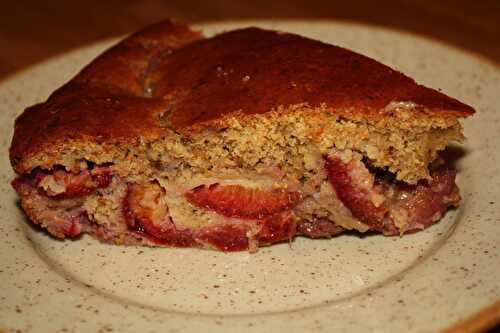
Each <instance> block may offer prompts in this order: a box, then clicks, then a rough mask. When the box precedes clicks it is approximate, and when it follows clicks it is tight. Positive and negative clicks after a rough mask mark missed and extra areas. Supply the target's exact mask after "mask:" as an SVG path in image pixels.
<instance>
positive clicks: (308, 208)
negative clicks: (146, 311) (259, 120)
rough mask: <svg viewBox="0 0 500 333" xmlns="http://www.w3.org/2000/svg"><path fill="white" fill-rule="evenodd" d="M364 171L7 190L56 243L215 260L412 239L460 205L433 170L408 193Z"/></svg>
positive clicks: (329, 163)
mask: <svg viewBox="0 0 500 333" xmlns="http://www.w3.org/2000/svg"><path fill="white" fill-rule="evenodd" d="M368 164H369V163H368V162H366V161H365V160H363V159H362V156H361V155H359V154H358V153H356V152H353V151H350V150H346V151H338V150H332V151H331V152H330V154H328V155H325V156H321V155H319V156H318V161H316V162H315V163H314V165H316V166H317V170H315V172H314V173H313V175H312V176H311V177H310V178H309V179H308V180H307V179H306V180H304V181H303V182H302V187H301V186H296V183H297V182H295V183H294V184H295V185H294V186H291V185H290V183H287V181H286V178H285V177H283V175H284V172H283V170H280V172H279V173H274V174H269V175H267V176H266V177H269V179H268V181H266V182H260V183H259V182H258V181H256V180H255V181H253V182H252V180H251V179H252V178H249V179H250V180H248V179H247V180H245V181H241V182H240V183H238V182H236V183H235V182H234V181H232V182H228V181H227V180H226V179H225V178H224V177H222V176H221V177H220V178H218V180H217V179H214V178H213V177H211V178H210V182H207V183H205V184H203V183H202V185H196V186H194V187H193V188H186V187H185V186H186V185H185V184H178V183H176V182H174V181H165V180H162V179H157V180H153V179H151V180H148V181H146V182H143V183H141V182H137V181H131V180H128V179H126V178H124V177H120V176H118V175H117V174H116V173H115V172H114V171H113V167H112V166H95V167H94V166H92V167H86V168H82V169H81V170H77V171H74V170H70V171H68V170H65V169H64V168H62V167H56V168H54V169H53V170H51V171H46V170H44V171H42V170H35V171H34V172H32V173H30V174H29V175H25V176H22V177H19V178H17V179H16V180H15V181H14V182H13V186H14V188H15V189H16V190H17V191H18V192H19V193H20V194H24V195H30V196H31V197H32V199H31V200H30V201H26V202H25V203H23V205H24V208H25V210H26V211H27V212H28V214H29V212H30V211H33V212H35V211H37V212H42V214H38V215H40V216H42V217H43V220H42V221H40V222H39V223H40V224H41V225H42V226H43V227H45V228H47V229H48V230H49V231H50V232H51V233H52V234H54V235H56V236H57V237H61V238H64V237H65V236H69V237H74V236H77V235H79V234H81V233H85V232H88V233H90V234H92V235H94V236H95V237H97V238H99V239H101V240H103V241H107V242H112V243H118V244H121V243H125V244H130V243H133V244H145V245H152V246H173V247H205V248H216V249H219V250H222V251H240V250H250V251H254V250H256V249H257V248H258V247H259V246H262V245H268V244H272V243H275V242H279V241H291V240H292V239H293V238H294V237H295V236H296V235H303V236H307V237H310V238H327V237H331V236H334V235H337V234H340V233H342V232H344V231H345V230H346V229H352V230H357V231H360V232H366V231H369V230H371V231H375V232H382V233H384V234H386V235H398V234H403V233H408V232H413V231H417V230H420V229H423V228H425V227H427V226H429V225H431V224H433V223H434V222H436V221H437V220H438V219H439V218H440V217H441V216H442V214H443V213H444V212H445V210H446V209H447V208H448V207H449V206H452V205H455V204H457V203H458V201H459V200H460V196H459V193H458V189H457V187H456V185H455V171H454V170H452V169H449V168H446V167H444V166H440V167H436V168H434V170H433V171H431V177H430V179H425V180H421V181H420V182H418V184H416V185H413V186H411V185H407V184H404V183H400V182H396V181H395V180H394V177H391V175H390V174H389V173H388V172H384V171H381V170H374V169H373V168H371V167H370V166H369V165H368ZM90 165H91V164H90ZM278 174H279V175H280V176H279V177H278V176H276V175H278ZM259 177H261V176H259ZM278 178H280V179H278ZM254 179H257V178H254ZM259 179H260V178H259ZM233 180H234V179H233ZM299 183H300V182H299ZM179 211H180V212H181V213H182V214H179ZM181 216H182V217H184V219H182V218H180V217H181ZM186 216H187V217H186Z"/></svg>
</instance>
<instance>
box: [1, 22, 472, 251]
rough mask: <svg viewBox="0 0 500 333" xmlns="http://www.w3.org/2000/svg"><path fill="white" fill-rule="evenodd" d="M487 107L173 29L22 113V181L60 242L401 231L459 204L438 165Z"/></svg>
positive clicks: (361, 61)
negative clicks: (470, 119) (477, 111)
mask: <svg viewBox="0 0 500 333" xmlns="http://www.w3.org/2000/svg"><path fill="white" fill-rule="evenodd" d="M473 113H474V110H473V109H472V108H471V107H469V106H467V105H465V104H463V103H461V102H459V101H457V100H455V99H453V98H450V97H448V96H445V95H444V94H442V93H440V92H437V91H435V90H432V89H429V88H426V87H423V86H421V85H418V84H417V83H415V82H414V81H413V80H412V79H410V78H408V77H406V76H405V75H403V74H401V73H399V72H397V71H395V70H392V69H391V68H389V67H387V66H385V65H383V64H380V63H378V62H376V61H375V60H372V59H370V58H367V57H365V56H362V55H359V54H356V53H354V52H352V51H349V50H346V49H343V48H340V47H337V46H333V45H329V44H325V43H322V42H319V41H316V40H312V39H308V38H304V37H301V36H298V35H294V34H289V33H282V32H275V31H269V30H262V29H258V28H246V29H240V30H235V31H230V32H226V33H222V34H220V35H217V36H215V37H212V38H204V37H203V36H202V35H201V34H200V33H198V32H195V31H192V30H191V29H190V28H189V27H188V26H186V25H183V24H179V23H172V22H170V21H166V22H162V23H159V24H156V25H153V26H151V27H148V28H146V29H145V30H142V31H140V32H138V33H136V34H133V35H132V36H130V37H128V38H126V39H125V40H124V41H122V42H120V43H119V44H117V45H116V46H114V47H112V48H111V49H109V50H108V51H106V52H105V53H103V54H102V55H101V56H99V57H98V58H96V59H95V60H94V61H93V62H91V63H90V64H89V65H88V66H87V67H85V68H84V69H83V70H82V71H81V72H80V73H79V74H78V75H77V76H76V77H75V78H73V79H72V80H71V81H70V82H68V83H67V84H65V85H64V86H63V87H61V88H59V89H58V90H56V91H55V92H54V93H53V94H52V95H51V96H50V97H49V98H48V100H47V101H46V102H44V103H41V104H37V105H34V106H32V107H30V108H28V109H26V110H25V111H24V113H23V114H21V115H20V116H19V118H18V119H17V121H16V124H15V133H14V137H13V140H12V145H11V148H10V158H11V163H12V166H13V168H14V170H15V171H16V173H17V178H16V179H15V180H14V181H13V186H14V188H15V189H16V191H17V192H18V194H19V197H20V201H21V205H22V207H23V209H24V211H25V212H26V214H27V215H28V217H29V218H30V219H31V220H32V221H33V222H34V223H36V224H39V225H41V226H42V227H43V228H46V229H47V230H48V231H49V232H50V233H51V234H52V235H54V236H56V237H60V238H65V237H75V236H78V235H80V234H82V233H88V234H90V235H92V236H93V237H95V238H97V239H99V240H101V241H104V242H109V243H114V244H127V245H130V244H133V245H148V246H165V247H172V246H174V247H201V248H212V249H216V250H221V251H238V250H250V251H254V250H256V249H257V248H258V247H259V246H263V245H269V244H272V243H275V242H281V241H291V240H292V239H293V238H294V237H295V236H296V235H304V236H308V237H311V238H321V237H331V236H334V235H336V234H339V233H342V232H343V231H345V230H353V231H355V232H361V233H365V232H369V231H371V232H380V233H383V234H385V235H402V234H404V233H409V232H414V231H417V230H421V229H423V228H425V227H427V226H429V225H431V224H433V223H434V222H436V221H438V220H439V219H440V218H441V216H442V215H443V213H444V212H445V211H446V209H447V208H448V207H450V206H456V205H457V204H458V203H459V200H460V195H459V192H458V189H457V186H456V185H455V171H454V170H453V169H452V168H450V167H448V166H446V163H443V162H442V161H441V159H440V158H439V156H438V152H439V151H441V150H443V149H444V148H445V147H446V146H447V145H448V144H449V143H450V142H451V141H461V140H462V139H463V135H462V130H461V125H460V123H459V119H460V118H464V117H467V116H470V115H472V114H473Z"/></svg>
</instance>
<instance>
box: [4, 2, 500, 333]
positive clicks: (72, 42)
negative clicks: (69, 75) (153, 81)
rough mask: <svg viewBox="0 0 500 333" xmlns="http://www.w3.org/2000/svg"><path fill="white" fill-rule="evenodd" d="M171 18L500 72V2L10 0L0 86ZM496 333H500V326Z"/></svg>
mask: <svg viewBox="0 0 500 333" xmlns="http://www.w3.org/2000/svg"><path fill="white" fill-rule="evenodd" d="M167 17H170V18H175V19H178V20H182V21H187V22H192V23H194V22H206V21H217V20H231V19H243V18H244V19H252V18H260V19H266V18H268V19H269V18H288V19H299V18H308V19H314V18H316V19H332V20H344V21H355V22H364V23H368V24H376V25H381V26H386V27H390V28H395V29H400V30H406V31H410V32H414V33H418V34H422V35H426V36H429V37H432V38H435V39H438V40H441V41H442V42H443V43H448V44H452V45H454V46H456V47H459V48H462V49H466V50H468V51H470V52H474V53H477V54H480V55H481V56H483V57H485V58H487V59H489V60H490V61H491V62H493V63H496V64H497V65H498V66H500V0H475V1H473V0H384V1H375V0H342V1H337V0H320V1H316V0H276V1H272V0H247V1H223V0H214V1H195V0H172V1H167V0H164V1H161V0H145V1H139V0H108V1H100V0H87V1H71V0H70V1H63V0H52V1H51V0H49V1H40V0H14V1H5V0H4V1H2V2H0V22H1V23H0V80H3V79H6V78H7V77H8V76H10V75H11V74H13V73H14V72H16V71H18V70H20V69H23V68H26V67H28V66H30V65H31V64H34V63H37V62H39V61H42V60H44V59H47V58H49V57H52V56H54V55H57V54H60V53H64V52H66V51H68V50H70V49H72V48H76V47H81V46H83V45H86V44H91V43H93V42H95V41H98V40H101V39H105V38H109V37H115V36H120V35H124V34H128V33H130V32H132V31H135V30H137V29H139V28H141V27H143V26H145V25H148V24H150V23H153V22H156V21H160V20H162V19H164V18H167ZM499 97H500V92H499ZM497 304H500V303H497ZM499 312H500V310H499V309H496V313H497V322H498V320H500V314H498V313H499ZM474 326H475V325H472V326H471V327H474ZM488 326H491V323H490V325H488ZM462 328H466V327H462ZM452 331H453V332H458V330H457V331H455V330H452ZM467 331H468V330H467V329H466V330H465V331H460V332H467ZM492 332H500V326H497V327H496V329H493V330H491V331H490V333H492Z"/></svg>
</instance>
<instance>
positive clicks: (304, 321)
mask: <svg viewBox="0 0 500 333" xmlns="http://www.w3.org/2000/svg"><path fill="white" fill-rule="evenodd" d="M248 25H258V26H262V27H267V28H273V29H279V30H286V31H290V32H296V33H299V34H302V35H306V36H310V37H313V38H317V39H321V40H324V41H327V42H331V43H334V44H337V45H341V46H345V47H348V48H350V49H353V50H355V51H358V52H361V53H363V54H366V55H368V56H371V57H373V58H375V59H377V60H380V61H382V62H384V63H386V64H388V65H390V66H393V67H395V68H397V69H399V70H401V71H403V72H405V73H406V74H409V75H410V76H412V77H414V78H415V79H416V80H417V81H419V82H420V83H423V84H425V85H428V86H430V87H434V88H439V89H442V90H443V91H444V92H445V93H447V94H450V95H451V96H454V97H457V98H458V99H460V100H462V101H464V102H466V103H468V104H471V105H473V106H474V107H475V108H476V109H477V110H478V113H477V114H476V115H475V116H474V117H473V118H472V119H469V120H467V121H466V122H465V133H466V136H467V137H468V140H467V141H466V142H465V145H463V146H462V148H461V149H455V153H457V152H458V154H455V155H462V156H460V157H459V158H458V160H457V167H458V169H459V172H460V173H459V178H458V183H459V186H460V188H461V191H462V195H463V203H462V205H461V207H460V208H459V209H457V210H455V211H450V212H448V214H446V217H445V218H444V219H443V220H442V221H441V222H440V223H439V224H437V225H435V226H433V227H431V228H429V229H427V230H425V231H423V232H420V233H417V234H414V235H408V236H405V237H402V238H399V237H390V238H388V237H383V236H368V237H356V236H349V235H344V236H340V237H335V238H334V239H331V240H314V241H313V240H310V239H302V238H299V239H296V241H295V242H294V243H293V244H292V246H289V245H288V244H281V245H277V246H272V247H268V248H263V249H261V250H260V251H259V252H258V253H255V254H249V253H230V254H225V253H217V252H211V251H201V250H193V249H151V248H139V247H119V246H110V245H103V244H100V243H98V242H97V241H94V240H93V239H91V238H90V237H83V238H81V239H78V240H75V241H71V240H69V241H58V240H56V239H53V238H51V237H49V236H48V235H47V234H46V233H44V232H41V231H38V230H36V229H34V228H33V227H31V226H30V224H29V223H27V221H26V219H25V217H24V215H23V213H22V211H21V210H20V208H19V207H18V204H17V201H16V195H15V193H14V191H13V190H12V189H11V188H10V186H9V181H10V180H11V179H13V177H14V174H13V172H12V171H11V168H10V165H9V160H8V147H9V144H10V139H11V135H12V127H13V121H14V118H15V117H16V116H17V115H18V114H20V113H21V111H22V110H23V109H24V108H25V107H26V106H28V105H31V104H33V103H35V102H40V101H43V100H45V99H46V98H47V96H48V94H49V93H50V92H51V91H53V90H54V89H55V88H57V87H58V86H60V85H61V84H62V83H64V82H65V81H67V80H68V79H70V78H71V77H72V76H73V75H74V74H75V73H76V72H77V71H78V70H79V69H80V68H81V67H82V66H83V65H84V64H86V63H88V62H89V61H90V60H91V59H92V58H94V57H95V56H96V55H97V54H98V53H100V52H101V51H102V50H104V49H105V48H106V47H108V46H109V45H110V42H104V43H99V44H96V45H92V46H90V47H86V48H83V49H80V50H77V51H74V52H70V53H68V54H65V55H63V56H60V57H57V58H54V59H51V60H49V61H47V62H45V63H42V64H40V65H38V66H35V67H33V68H31V69H29V70H26V71H24V72H22V73H19V74H18V75H16V76H14V77H12V78H11V79H9V80H7V81H5V82H3V83H2V84H1V85H0V108H1V112H0V148H1V150H2V151H1V154H0V163H1V164H0V186H1V192H0V196H1V201H0V209H1V215H0V330H1V329H2V328H3V329H7V330H15V329H19V330H21V331H22V332H59V331H61V332H62V331H64V332H108V331H109V332H111V331H113V332H166V331H169V332H170V331H172V332H174V331H187V332H202V331H218V332H235V331H241V330H246V331H252V332H278V331H280V332H281V331H287V332H326V331H328V332H340V331H360V332H366V331H370V330H378V331H384V332H424V331H425V332H431V331H439V330H441V329H444V328H446V327H449V326H450V325H453V324H455V323H456V322H458V321H460V320H463V319H465V318H468V317H470V316H471V315H473V314H475V313H477V312H478V311H480V310H481V309H484V308H485V307H487V306H491V305H492V304H494V303H495V302H496V301H497V300H498V299H500V256H499V249H498V246H500V213H499V211H500V197H499V193H500V176H499V173H498V171H499V170H498V167H497V166H498V165H500V150H499V148H498V143H499V142H498V140H499V135H500V114H499V113H498V112H496V108H498V103H499V93H500V70H499V68H497V67H495V66H493V65H492V64H489V63H487V62H486V61H484V60H482V59H480V58H478V57H476V56H474V55H472V54H468V53H465V52H463V51H460V50H457V49H454V48H451V47H449V46H445V45H441V44H440V43H438V42H437V41H433V40H429V39H424V38H422V37H419V36H414V35H409V34H405V33H401V32H396V31H390V30H385V29H382V28H377V27H373V26H363V25H357V24H350V23H349V24H348V23H338V22H298V21H286V22H285V21H281V22H269V21H266V22H233V23H217V24H206V25H202V26H201V28H203V29H204V30H205V32H206V33H207V34H213V33H216V32H219V31H222V30H227V29H231V28H235V27H241V26H248ZM497 313H498V311H497ZM493 317H494V316H493ZM490 319H491V318H490ZM493 320H494V318H493ZM490 322H491V321H490ZM479 326H481V325H479Z"/></svg>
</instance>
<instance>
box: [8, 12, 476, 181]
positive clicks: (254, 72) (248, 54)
mask: <svg viewBox="0 0 500 333" xmlns="http://www.w3.org/2000/svg"><path fill="white" fill-rule="evenodd" d="M391 102H412V103H413V104H412V105H413V106H412V107H411V110H410V112H411V118H412V119H413V120H417V121H419V119H422V121H425V122H429V121H430V122H432V121H433V120H436V121H437V120H443V119H444V120H447V119H448V120H450V119H451V120H456V118H459V117H465V116H468V115H471V114H472V113H473V112H474V110H473V109H472V108H471V107H469V106H467V105H465V104H462V103H460V102H459V101H457V100H455V99H453V98H450V97H448V96H445V95H443V94H441V93H439V92H437V91H435V90H432V89H428V88H425V87H423V86H420V85H418V84H416V83H415V82H414V81H413V80H412V79H410V78H408V77H406V76H404V75H403V74H401V73H399V72H397V71H394V70H392V69H390V68H389V67H387V66H385V65H382V64H380V63H378V62H376V61H374V60H372V59H370V58H367V57H365V56H362V55H359V54H357V53H354V52H351V51H348V50H346V49H343V48H340V47H336V46H332V45H328V44H325V43H322V42H319V41H315V40H311V39H308V38H304V37H300V36H297V35H293V34H288V33H278V32H274V31H268V30H262V29H257V28H247V29H242V30H236V31H232V32H228V33H224V34H221V35H218V36H216V37H213V38H209V39H203V38H202V37H201V36H200V34H198V33H196V32H193V31H191V30H190V29H189V28H188V27H187V26H185V25H181V24H173V23H171V22H168V21H167V22H163V23H160V24H156V25H154V26H151V27H149V28H147V29H145V30H143V31H141V32H139V33H136V34H134V35H132V36H131V37H129V38H127V39H125V40H124V41H123V42H121V43H119V44H118V45H116V46H115V47H113V48H111V49H110V50H108V51H107V52H105V53H104V54H103V55H101V56H100V57H98V58H97V59H96V60H94V61H93V62H92V63H91V64H90V65H88V66H87V67H86V68H84V69H83V71H82V72H81V73H80V74H78V75H77V76H76V77H75V78H74V79H73V80H71V81H70V82H69V83H68V84H66V85H65V86H63V87H62V88H60V89H58V90H57V91H56V92H55V93H54V94H52V95H51V97H50V98H49V99H48V101H47V102H45V103H42V104H39V105H35V106H33V107H30V108H28V109H27V110H26V111H25V112H24V113H23V114H22V115H21V116H20V117H19V118H18V119H17V121H16V127H15V133H14V138H13V142H12V146H11V161H12V164H13V165H14V167H15V169H16V171H17V172H25V171H26V170H29V168H30V167H33V166H29V165H28V164H27V163H25V160H27V159H29V158H31V157H32V156H34V155H36V154H40V153H43V152H44V151H46V150H50V149H59V148H60V147H62V145H64V144H65V143H67V142H70V141H75V140H80V141H89V142H93V143H102V142H107V143H109V142H124V141H125V142H128V141H130V140H136V139H137V138H145V139H148V138H156V137H159V136H161V135H162V133H164V132H165V128H169V129H172V130H174V131H175V132H177V133H180V134H183V135H191V136H192V135H196V133H198V132H199V130H200V129H203V128H206V127H207V126H212V125H213V126H219V125H220V120H221V119H223V117H224V116H226V115H229V114H233V113H234V115H235V116H236V117H240V116H244V115H245V114H246V115H251V114H263V113H266V112H269V111H270V110H271V109H274V108H277V107H278V106H280V105H283V106H287V105H293V104H299V103H308V104H309V105H310V106H317V105H321V104H323V105H326V107H327V109H328V110H329V111H328V112H332V113H334V114H338V115H339V116H343V117H346V118H349V119H361V120H364V121H368V122H374V123H375V122H378V121H397V120H395V119H397V118H396V117H395V114H394V109H388V108H387V106H388V105H390V104H391ZM214 124H215V125H214ZM216 124H219V125H216Z"/></svg>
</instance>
